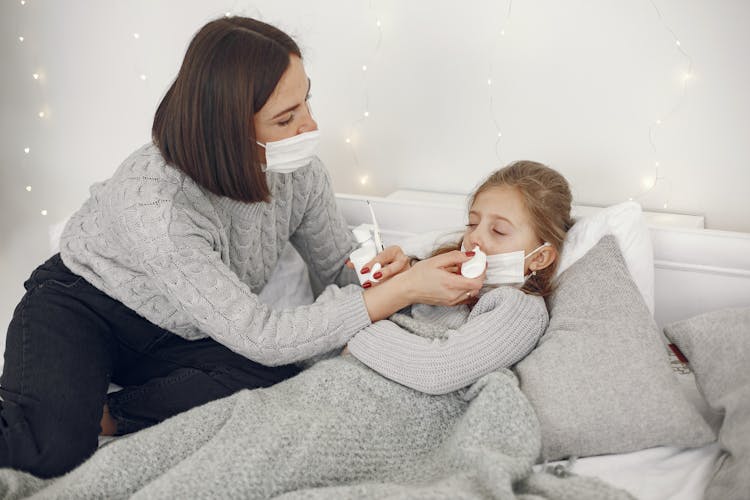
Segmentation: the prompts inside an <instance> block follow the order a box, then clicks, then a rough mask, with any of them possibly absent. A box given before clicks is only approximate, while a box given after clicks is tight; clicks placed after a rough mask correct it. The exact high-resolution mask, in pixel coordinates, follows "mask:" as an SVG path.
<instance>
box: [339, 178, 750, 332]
mask: <svg viewBox="0 0 750 500" xmlns="http://www.w3.org/2000/svg"><path fill="white" fill-rule="evenodd" d="M452 196H456V195H452ZM336 198H337V202H338V204H339V207H341V209H342V210H343V212H344V217H346V220H347V222H348V223H349V224H350V225H351V226H352V227H354V226H357V225H359V224H363V223H369V222H370V212H369V210H368V209H367V205H366V203H365V200H370V202H371V203H372V204H373V207H374V209H375V212H376V214H377V218H378V224H379V225H380V229H381V233H382V236H383V241H384V243H385V244H386V245H388V244H393V243H396V242H398V241H399V240H400V239H402V238H404V237H406V236H409V235H412V234H415V233H420V232H425V231H434V230H440V229H455V228H457V227H460V226H462V225H464V224H465V223H466V220H465V218H466V204H465V201H462V202H461V203H458V199H447V198H446V197H445V196H444V195H441V194H436V196H434V197H431V196H430V195H429V193H422V194H421V195H420V196H419V197H418V198H417V199H415V198H414V197H412V198H411V199H409V198H408V197H405V196H401V195H399V196H394V197H364V196H358V195H350V194H337V195H336ZM592 210H595V208H593V207H580V208H579V210H578V213H579V214H588V213H591V211H592ZM644 216H645V217H646V220H647V222H648V223H649V228H650V231H651V238H652V243H653V246H654V265H655V297H656V308H655V313H654V316H655V318H656V322H657V323H658V324H659V325H660V326H664V325H666V324H668V323H670V322H672V321H676V320H679V319H685V318H689V317H691V316H694V315H696V314H700V313H703V312H708V311H712V310H715V309H720V308H724V307H739V306H746V307H748V306H750V233H736V232H730V231H715V230H709V229H700V227H702V225H703V218H702V217H697V216H683V215H680V214H674V215H673V214H657V215H652V214H645V215H644ZM654 217H656V218H654ZM670 221H672V222H673V223H676V224H679V225H680V226H683V227H670V226H668V225H665V224H667V223H669V222H670Z"/></svg>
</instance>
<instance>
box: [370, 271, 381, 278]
mask: <svg viewBox="0 0 750 500" xmlns="http://www.w3.org/2000/svg"><path fill="white" fill-rule="evenodd" d="M372 277H373V278H375V279H376V280H379V279H380V278H382V277H383V273H381V272H380V271H378V272H376V273H375V274H373V275H372Z"/></svg>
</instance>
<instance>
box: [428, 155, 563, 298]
mask: <svg viewBox="0 0 750 500" xmlns="http://www.w3.org/2000/svg"><path fill="white" fill-rule="evenodd" d="M500 186H510V187H513V188H516V189H517V190H518V191H519V192H520V193H521V195H522V197H523V200H524V205H525V207H526V209H527V210H528V212H529V215H530V221H531V225H532V228H533V230H534V233H535V234H536V235H537V236H538V237H539V238H540V239H541V240H542V241H546V242H548V243H550V245H552V247H553V248H554V249H555V250H556V251H557V254H558V256H559V255H560V254H561V253H562V245H563V241H564V240H565V235H566V234H567V232H568V229H570V227H571V226H572V225H573V221H572V219H571V217H570V206H571V203H572V201H573V197H572V195H571V193H570V187H569V186H568V181H566V180H565V177H563V176H562V175H561V174H560V173H559V172H557V171H556V170H554V169H551V168H549V167H548V166H546V165H543V164H541V163H538V162H535V161H529V160H521V161H517V162H514V163H511V164H510V165H508V166H507V167H503V168H501V169H500V170H497V171H495V172H493V173H492V174H490V176H489V177H487V179H485V181H484V182H482V184H480V185H479V187H478V188H477V189H476V190H475V191H474V193H472V194H471V196H470V197H469V210H471V206H472V205H474V200H476V198H477V196H479V195H480V194H481V193H483V192H485V191H487V190H488V189H492V188H495V187H500ZM460 247H461V244H460V242H458V243H456V244H455V245H450V246H444V247H441V248H439V249H437V250H435V252H433V255H438V254H441V253H445V252H449V251H452V250H458V249H460ZM558 260H559V259H555V261H554V262H553V263H552V264H550V265H549V266H547V267H546V268H544V269H541V270H539V271H537V272H536V274H535V275H533V276H530V277H529V279H528V280H526V283H525V284H524V285H523V287H522V288H521V290H523V291H524V292H526V293H529V294H533V295H541V296H542V297H546V296H547V295H549V294H550V293H552V291H553V290H554V284H553V278H554V276H555V271H556V270H557V264H558Z"/></svg>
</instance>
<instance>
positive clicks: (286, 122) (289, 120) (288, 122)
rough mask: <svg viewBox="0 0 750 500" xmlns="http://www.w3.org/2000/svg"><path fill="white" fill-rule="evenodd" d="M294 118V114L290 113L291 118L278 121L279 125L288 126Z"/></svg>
mask: <svg viewBox="0 0 750 500" xmlns="http://www.w3.org/2000/svg"><path fill="white" fill-rule="evenodd" d="M292 120H294V115H289V119H288V120H284V121H283V122H278V125H279V126H280V127H286V126H287V125H289V124H290V123H292Z"/></svg>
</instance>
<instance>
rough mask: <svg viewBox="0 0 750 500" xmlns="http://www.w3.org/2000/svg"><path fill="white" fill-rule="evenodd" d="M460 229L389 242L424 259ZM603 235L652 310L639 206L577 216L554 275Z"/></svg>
mask: <svg viewBox="0 0 750 500" xmlns="http://www.w3.org/2000/svg"><path fill="white" fill-rule="evenodd" d="M463 231H464V228H456V227H453V228H446V229H441V230H436V231H428V232H425V233H418V234H415V235H413V236H408V237H405V238H402V239H400V240H397V241H393V242H392V243H393V244H395V245H399V246H401V248H402V249H403V251H404V253H405V254H406V255H411V256H414V257H417V258H420V259H424V258H426V257H428V256H429V255H430V253H431V252H432V250H434V249H435V248H436V247H438V246H440V245H442V244H444V243H453V242H457V241H459V240H460V239H461V235H462V234H463ZM605 234H612V235H614V237H615V239H616V240H617V245H618V246H619V247H620V252H621V253H622V255H623V257H624V258H625V263H626V265H627V267H628V271H629V272H630V276H631V277H632V278H633V281H634V282H635V284H636V286H637V287H638V291H639V292H640V293H641V296H642V297H643V300H644V301H645V302H646V305H647V306H648V308H649V311H651V313H652V314H653V312H654V254H653V248H652V246H651V236H650V234H649V231H648V227H647V225H646V222H645V220H644V218H643V216H642V211H641V206H640V205H639V204H638V203H636V202H634V201H626V202H624V203H619V204H617V205H612V206H611V207H607V208H603V209H602V210H601V211H599V212H597V213H595V214H593V215H589V216H587V217H581V218H580V219H577V220H576V223H575V224H574V225H573V227H572V228H571V229H570V231H568V235H567V237H566V239H565V244H564V245H563V251H562V255H561V256H560V263H559V265H558V268H557V276H559V275H560V273H562V272H563V271H564V270H565V269H567V268H568V267H570V266H571V265H572V264H573V263H574V262H575V261H577V260H578V259H580V258H581V257H583V256H584V255H585V254H586V252H588V251H589V250H591V248H593V246H594V245H596V243H597V242H599V240H600V239H601V238H602V236H604V235H605Z"/></svg>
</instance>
